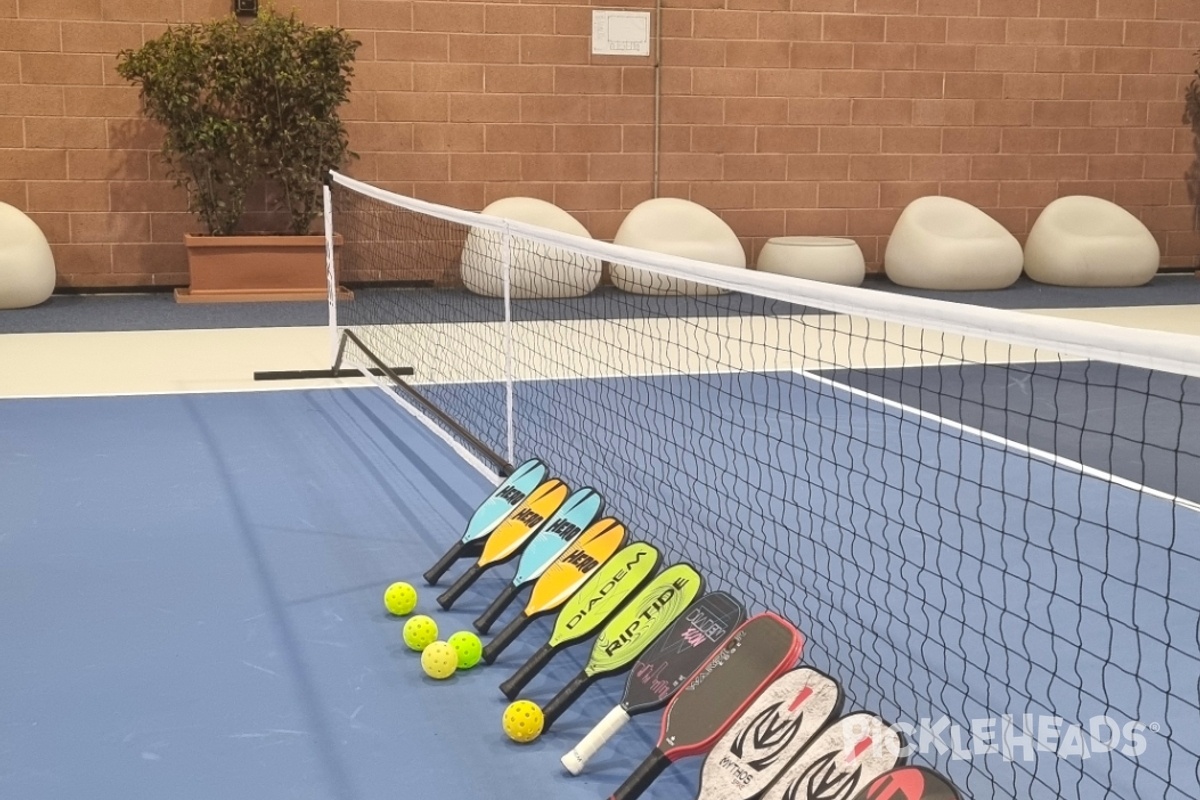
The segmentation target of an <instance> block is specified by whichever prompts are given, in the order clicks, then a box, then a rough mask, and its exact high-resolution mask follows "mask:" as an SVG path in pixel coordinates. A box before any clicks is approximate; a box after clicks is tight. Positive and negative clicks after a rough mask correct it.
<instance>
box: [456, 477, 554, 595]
mask: <svg viewBox="0 0 1200 800" xmlns="http://www.w3.org/2000/svg"><path fill="white" fill-rule="evenodd" d="M570 492H571V490H570V489H569V488H567V485H566V484H565V483H563V482H562V481H560V480H559V479H558V478H550V479H549V480H547V481H543V482H542V483H541V484H540V485H539V486H538V487H537V488H536V489H534V490H533V491H532V492H530V493H529V496H528V497H526V498H525V499H524V500H523V501H521V504H520V505H519V506H517V507H516V508H514V509H513V510H512V512H511V513H510V514H509V515H508V516H507V517H505V518H504V520H503V521H501V523H500V524H499V525H497V526H496V529H495V530H494V531H492V533H491V535H490V536H488V537H487V539H485V540H484V542H483V552H482V553H481V554H480V556H479V560H478V561H476V562H475V563H474V564H472V565H471V566H470V568H469V569H467V571H466V572H464V573H463V574H462V575H460V576H458V580H456V581H455V582H454V583H452V584H450V588H449V589H447V590H446V591H444V592H442V593H441V594H440V595H438V598H437V602H438V605H439V606H441V607H442V608H444V609H446V610H447V611H449V610H450V606H452V605H454V601H455V600H457V599H458V598H459V597H461V596H462V593H463V592H465V591H466V590H467V589H469V588H470V587H471V584H473V583H475V581H476V580H478V579H479V576H480V575H482V574H483V573H485V572H487V571H488V570H489V569H491V568H492V567H495V566H496V565H498V564H503V563H504V562H505V561H508V560H509V559H510V558H512V557H513V556H515V555H516V554H517V553H518V552H520V550H521V548H522V547H523V546H524V545H525V544H526V543H527V542H528V541H529V539H530V537H532V536H533V535H534V534H535V533H537V530H538V528H540V527H541V526H542V523H543V522H545V521H546V520H547V519H548V518H549V517H551V516H553V515H554V512H555V511H557V510H558V508H559V506H561V505H562V504H563V503H564V502H565V501H566V499H567V495H568V494H570Z"/></svg>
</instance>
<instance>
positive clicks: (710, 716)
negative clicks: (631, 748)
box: [610, 611, 804, 800]
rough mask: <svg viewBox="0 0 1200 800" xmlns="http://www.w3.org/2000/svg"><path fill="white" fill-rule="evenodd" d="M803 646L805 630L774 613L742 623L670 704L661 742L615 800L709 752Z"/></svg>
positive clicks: (623, 799) (625, 798)
mask: <svg viewBox="0 0 1200 800" xmlns="http://www.w3.org/2000/svg"><path fill="white" fill-rule="evenodd" d="M803 648H804V637H803V636H802V635H801V634H800V631H798V630H796V628H795V626H793V625H792V624H791V623H790V622H788V621H787V620H785V619H783V618H782V617H779V616H777V615H775V614H773V613H771V612H769V611H768V612H766V613H764V614H758V615H757V616H754V617H751V618H750V619H749V620H747V621H746V622H744V623H742V625H741V627H739V628H738V629H737V630H735V631H734V632H733V633H732V634H730V636H729V638H728V639H726V640H725V641H724V642H723V643H722V645H721V646H720V647H719V648H718V649H717V651H716V652H715V653H713V655H712V656H711V657H710V658H709V660H708V661H707V662H706V663H705V664H704V665H703V666H701V667H700V668H699V669H698V670H696V672H695V673H694V674H693V675H692V676H691V677H690V678H688V680H687V682H686V683H685V684H684V685H683V688H682V689H680V690H679V692H678V693H677V694H676V695H675V697H673V698H672V699H671V702H670V703H668V704H667V710H666V711H664V712H663V718H662V728H661V729H660V731H659V735H658V744H656V745H655V747H654V749H653V750H651V751H650V755H649V756H647V757H646V760H645V761H643V762H642V763H641V765H640V766H638V768H637V769H636V770H634V771H633V774H632V775H630V776H629V777H628V778H627V779H626V780H625V782H624V783H623V784H621V786H620V787H619V788H618V789H617V790H616V791H615V792H613V794H612V797H611V798H610V800H633V798H635V797H639V796H641V794H642V792H644V791H645V790H646V788H647V787H648V786H650V784H651V783H653V782H654V779H655V778H657V777H658V776H659V775H660V774H661V773H662V771H663V770H665V769H666V768H667V767H668V766H669V765H670V764H671V762H672V761H678V760H679V759H681V758H685V757H687V756H694V755H699V754H701V753H704V752H706V751H707V750H708V749H709V748H711V747H712V746H713V743H714V742H716V741H717V739H719V738H720V737H721V735H722V734H724V733H725V731H727V730H728V729H729V727H730V726H731V725H732V724H733V723H734V722H735V721H736V720H737V718H738V717H739V716H740V715H741V713H742V712H743V711H744V710H745V709H746V707H747V706H748V705H750V703H751V702H753V700H754V698H755V697H757V696H758V694H759V692H761V691H762V690H763V689H764V688H765V687H766V686H768V685H769V684H770V683H771V682H772V681H773V680H774V679H775V678H776V677H777V676H778V675H779V674H780V673H782V672H784V671H785V670H789V669H791V668H792V667H793V666H795V664H796V659H797V658H799V657H800V651H801V650H802V649H803Z"/></svg>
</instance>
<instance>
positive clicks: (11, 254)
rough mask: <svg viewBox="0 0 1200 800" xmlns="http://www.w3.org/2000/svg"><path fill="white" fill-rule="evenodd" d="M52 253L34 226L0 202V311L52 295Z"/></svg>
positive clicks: (32, 222)
mask: <svg viewBox="0 0 1200 800" xmlns="http://www.w3.org/2000/svg"><path fill="white" fill-rule="evenodd" d="M54 281H55V271H54V254H53V253H52V252H50V244H49V242H47V241H46V235H45V234H43V233H42V229H41V228H39V227H38V226H37V223H36V222H34V221H33V220H31V219H30V218H29V217H27V216H25V214H24V213H22V212H21V210H20V209H18V208H15V207H13V206H10V205H8V204H7V203H0V308H28V307H29V306H36V305H38V304H39V303H44V302H45V301H46V300H47V299H48V298H49V297H50V295H51V293H53V292H54Z"/></svg>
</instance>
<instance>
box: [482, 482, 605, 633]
mask: <svg viewBox="0 0 1200 800" xmlns="http://www.w3.org/2000/svg"><path fill="white" fill-rule="evenodd" d="M603 509H604V498H603V497H601V496H600V493H599V492H597V491H596V490H595V489H592V488H590V487H586V486H585V487H584V488H582V489H577V490H575V491H574V492H572V493H571V496H570V497H568V498H567V500H566V502H564V503H563V504H562V506H561V507H560V508H559V509H558V511H557V512H555V513H554V515H553V516H551V517H550V519H548V520H546V521H545V522H544V523H542V527H541V530H539V531H538V532H537V534H536V535H534V537H533V539H531V540H530V542H529V544H527V545H525V551H524V552H523V553H521V560H520V561H518V562H517V574H516V575H514V576H513V579H512V582H511V583H509V584H508V586H505V587H504V591H502V592H500V594H499V595H497V597H496V599H495V600H493V601H492V604H491V605H490V606H488V607H487V610H486V611H484V612H483V613H482V614H480V615H479V619H477V620H475V630H477V631H479V632H480V633H487V632H488V631H489V630H490V629H491V627H492V624H493V623H495V621H496V620H497V619H498V618H499V616H500V615H501V614H503V613H504V609H506V608H508V606H509V605H510V604H511V603H512V601H513V600H515V599H516V598H517V595H519V594H520V593H521V590H522V589H524V588H525V586H526V585H527V584H530V583H533V582H534V581H536V580H537V579H538V578H539V577H540V576H541V574H542V573H543V572H545V571H546V569H547V568H548V567H549V566H550V565H551V564H553V563H554V561H555V559H557V558H558V557H559V556H560V555H562V554H563V552H564V551H565V550H566V549H567V548H568V547H570V546H571V544H572V543H573V542H574V541H575V540H576V539H578V538H579V534H581V533H583V531H584V529H586V528H587V527H588V526H589V525H591V524H592V523H593V522H594V521H595V520H596V518H597V517H599V516H600V512H601V511H602V510H603Z"/></svg>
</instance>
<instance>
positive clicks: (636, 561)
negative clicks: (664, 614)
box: [500, 542, 660, 700]
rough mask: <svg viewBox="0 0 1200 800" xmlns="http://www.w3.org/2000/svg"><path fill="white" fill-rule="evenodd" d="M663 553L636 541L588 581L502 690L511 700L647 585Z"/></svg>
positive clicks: (501, 687)
mask: <svg viewBox="0 0 1200 800" xmlns="http://www.w3.org/2000/svg"><path fill="white" fill-rule="evenodd" d="M659 558H660V556H659V553H658V550H656V549H655V548H654V547H652V546H651V545H648V544H646V543H645V542H634V543H633V544H631V545H629V546H627V547H625V548H624V549H622V550H621V552H619V553H617V554H616V555H614V556H613V557H612V558H610V559H609V560H608V562H607V563H605V564H604V565H603V566H601V567H599V568H598V569H597V570H596V571H595V572H594V573H592V577H590V578H588V579H587V582H586V583H584V584H583V586H581V587H579V591H578V592H576V593H575V594H573V595H571V597H570V598H569V599H568V600H567V601H566V603H564V604H563V607H562V611H560V612H558V618H557V619H555V620H554V630H553V631H552V632H551V634H550V640H549V641H548V642H546V644H544V645H542V646H541V647H540V648H538V650H537V652H535V653H534V654H533V655H532V656H530V657H529V660H528V661H526V662H525V663H524V664H522V665H521V666H520V667H519V668H518V669H517V671H516V672H514V673H513V674H512V675H511V676H509V678H508V680H506V681H505V682H504V683H502V684H500V691H501V692H503V693H504V696H505V697H507V698H508V699H509V700H515V699H516V697H517V693H518V692H520V691H521V689H523V688H524V687H525V684H527V683H529V681H530V680H532V679H533V676H534V675H537V674H538V672H540V671H541V670H542V668H543V667H545V666H546V665H547V664H549V663H550V659H552V658H553V657H554V654H555V653H557V652H559V651H560V650H565V649H566V648H568V647H571V646H572V645H575V644H578V643H580V642H582V641H583V640H584V639H586V638H587V637H589V636H591V635H592V634H593V633H594V632H596V631H597V630H598V629H599V628H600V626H601V625H603V624H604V623H605V622H606V621H607V620H608V618H609V617H611V616H612V615H613V614H615V613H616V612H617V609H619V608H620V607H621V606H622V605H623V604H624V603H625V601H626V600H628V599H629V598H630V597H631V596H632V595H633V594H635V593H636V592H637V591H638V590H639V589H641V588H642V586H644V585H645V584H646V581H648V580H650V577H651V576H652V575H654V571H655V570H656V569H657V568H658V561H659Z"/></svg>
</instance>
